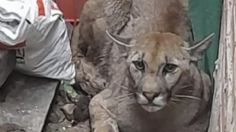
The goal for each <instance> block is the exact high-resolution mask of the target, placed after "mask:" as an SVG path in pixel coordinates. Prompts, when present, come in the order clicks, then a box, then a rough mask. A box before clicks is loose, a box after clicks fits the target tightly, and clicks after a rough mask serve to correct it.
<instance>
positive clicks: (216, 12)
mask: <svg viewBox="0 0 236 132" xmlns="http://www.w3.org/2000/svg"><path fill="white" fill-rule="evenodd" d="M221 9H222V0H190V3H189V10H190V12H189V16H190V19H191V22H192V27H193V34H194V40H195V41H199V40H201V39H203V37H205V36H207V35H209V34H210V33H213V32H214V33H215V38H214V41H213V43H212V44H211V45H210V47H209V48H208V50H207V52H206V54H205V56H204V57H203V59H202V61H201V63H200V64H199V65H200V67H201V68H203V69H204V71H206V72H207V73H208V74H210V75H211V77H212V73H213V71H214V67H215V60H216V59H217V56H218V47H219V46H218V45H219V34H220V21H221V14H222V12H221Z"/></svg>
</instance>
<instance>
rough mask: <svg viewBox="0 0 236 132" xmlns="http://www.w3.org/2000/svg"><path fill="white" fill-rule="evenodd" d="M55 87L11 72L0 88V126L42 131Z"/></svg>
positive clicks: (50, 83) (48, 82)
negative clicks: (7, 125)
mask: <svg viewBox="0 0 236 132" xmlns="http://www.w3.org/2000/svg"><path fill="white" fill-rule="evenodd" d="M58 84H59V83H58V81H55V80H50V79H43V78H36V77H30V76H25V75H22V74H20V73H16V72H13V74H12V75H10V77H9V79H8V80H7V82H6V83H5V84H4V85H3V87H2V89H0V97H2V98H3V99H2V100H0V126H1V125H2V124H9V123H10V124H11V123H13V124H16V125H18V126H20V127H21V128H23V129H24V130H25V131H26V132H41V131H42V128H43V126H44V123H45V119H46V116H47V113H48V110H49V107H50V105H51V102H52V100H53V97H54V95H55V91H56V88H57V87H58ZM0 131H1V130H0ZM1 132H2V131H1Z"/></svg>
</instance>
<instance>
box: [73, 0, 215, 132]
mask: <svg viewBox="0 0 236 132" xmlns="http://www.w3.org/2000/svg"><path fill="white" fill-rule="evenodd" d="M183 1H184V0H145V1H144V0H88V2H87V4H86V5H85V9H84V12H83V14H82V16H81V17H82V18H81V24H80V28H79V32H80V34H79V35H80V36H79V38H80V39H79V41H80V43H79V44H78V45H79V47H78V48H79V50H81V51H82V56H83V59H82V60H83V61H85V62H86V64H88V66H86V67H91V68H92V69H93V70H89V69H90V68H87V70H86V72H84V73H85V74H90V73H96V74H95V75H94V74H91V75H92V76H91V75H90V76H89V75H88V76H89V78H88V79H84V80H86V81H88V82H92V83H90V84H91V87H92V88H95V87H97V88H95V89H99V90H98V92H99V91H100V90H101V89H105V90H103V91H102V92H100V93H99V94H97V95H96V96H95V97H94V98H93V99H92V101H91V103H90V108H89V109H90V115H91V123H92V129H93V131H94V132H205V131H206V129H207V126H208V115H209V109H208V106H209V105H210V103H209V102H210V95H211V94H210V93H211V92H210V91H211V90H210V86H211V81H210V79H209V77H208V75H207V74H205V73H204V72H202V71H201V70H199V69H198V68H197V66H196V64H197V61H198V60H199V59H200V58H201V56H202V54H203V52H204V50H205V49H206V48H207V47H208V44H209V43H210V40H211V38H212V35H211V36H210V37H207V38H206V39H204V40H203V41H200V42H199V43H197V44H196V45H194V46H189V45H192V38H191V32H190V29H191V28H190V27H189V25H188V21H187V17H186V11H185V8H184V7H185V6H186V5H183V3H182V2H183ZM86 7H88V8H86ZM101 7H102V8H101ZM97 8H99V9H97ZM91 13H92V14H91ZM105 31H107V32H105ZM118 36H119V37H118ZM127 38H128V39H127ZM77 51H78V50H77ZM75 61H77V60H75ZM80 62H82V61H80ZM82 66H84V65H82ZM78 68H79V65H78ZM85 69H86V68H85ZM78 73H81V72H78ZM80 76H82V77H83V75H81V74H80ZM80 76H78V78H79V77H80ZM101 78H102V79H101ZM99 79H101V80H103V81H102V82H105V83H102V84H101V82H100V81H99ZM104 80H105V81H104ZM94 82H95V83H94ZM97 84H99V85H97ZM103 84H104V85H103ZM87 86H89V85H87ZM94 86H95V87H94ZM91 87H84V88H83V89H84V90H85V91H86V90H87V91H89V90H91V89H90V88H91ZM95 91H96V90H95ZM90 93H92V94H94V93H93V92H90Z"/></svg>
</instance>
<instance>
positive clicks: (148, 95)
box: [143, 92, 160, 102]
mask: <svg viewBox="0 0 236 132" xmlns="http://www.w3.org/2000/svg"><path fill="white" fill-rule="evenodd" d="M143 95H144V96H145V97H146V98H147V100H148V101H149V102H152V101H153V100H154V99H155V98H156V97H157V96H159V95H160V92H159V93H151V92H143Z"/></svg>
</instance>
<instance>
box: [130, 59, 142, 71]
mask: <svg viewBox="0 0 236 132" xmlns="http://www.w3.org/2000/svg"><path fill="white" fill-rule="evenodd" d="M133 64H134V65H135V67H136V68H137V69H138V70H140V71H144V69H145V64H144V62H143V61H133Z"/></svg>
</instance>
